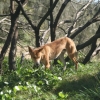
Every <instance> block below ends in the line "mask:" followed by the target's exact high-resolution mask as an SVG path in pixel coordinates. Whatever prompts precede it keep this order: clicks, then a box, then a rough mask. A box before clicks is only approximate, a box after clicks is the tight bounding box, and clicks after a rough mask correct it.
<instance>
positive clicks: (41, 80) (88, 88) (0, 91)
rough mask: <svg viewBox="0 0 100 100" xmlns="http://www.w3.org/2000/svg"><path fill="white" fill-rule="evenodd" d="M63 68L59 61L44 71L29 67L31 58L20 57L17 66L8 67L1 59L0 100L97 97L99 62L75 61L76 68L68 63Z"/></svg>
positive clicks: (99, 95)
mask: <svg viewBox="0 0 100 100" xmlns="http://www.w3.org/2000/svg"><path fill="white" fill-rule="evenodd" d="M67 66H68V68H67V70H66V71H64V72H63V71H62V69H63V67H62V64H61V63H60V62H59V65H56V66H52V70H47V71H45V70H44V68H43V67H42V66H41V67H40V68H39V69H33V68H32V62H31V61H29V60H24V62H23V64H22V65H20V64H19V60H17V70H16V71H14V72H10V71H8V64H7V60H4V62H3V69H4V74H3V75H2V76H0V100H100V63H99V62H92V63H88V64H86V65H82V64H80V63H79V68H78V70H77V71H76V70H75V67H74V66H73V64H72V63H68V65H67Z"/></svg>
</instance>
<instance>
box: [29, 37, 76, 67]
mask: <svg viewBox="0 0 100 100" xmlns="http://www.w3.org/2000/svg"><path fill="white" fill-rule="evenodd" d="M28 49H29V53H30V55H31V58H32V60H33V61H34V63H35V65H36V64H37V65H39V64H40V62H42V63H43V64H44V65H45V67H46V68H47V69H48V68H50V60H53V59H55V58H58V57H59V59H60V61H61V62H63V64H64V66H65V65H66V62H65V60H64V54H65V52H67V53H68V56H69V58H70V59H71V60H72V61H73V62H74V63H75V68H76V69H77V63H78V62H77V50H76V46H75V43H74V41H73V40H71V39H70V38H68V37H63V38H60V39H57V40H55V41H53V42H51V43H48V44H45V45H44V46H41V47H38V48H35V49H32V48H31V47H28Z"/></svg>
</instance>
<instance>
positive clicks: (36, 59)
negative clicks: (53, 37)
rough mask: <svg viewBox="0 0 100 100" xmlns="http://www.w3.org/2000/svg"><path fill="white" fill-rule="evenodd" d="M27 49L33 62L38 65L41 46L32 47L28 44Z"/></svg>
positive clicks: (40, 56)
mask: <svg viewBox="0 0 100 100" xmlns="http://www.w3.org/2000/svg"><path fill="white" fill-rule="evenodd" d="M28 50H29V53H30V55H31V58H32V60H33V62H34V64H35V65H38V66H39V65H40V61H41V58H42V52H41V51H42V48H36V49H32V48H31V47H29V46H28Z"/></svg>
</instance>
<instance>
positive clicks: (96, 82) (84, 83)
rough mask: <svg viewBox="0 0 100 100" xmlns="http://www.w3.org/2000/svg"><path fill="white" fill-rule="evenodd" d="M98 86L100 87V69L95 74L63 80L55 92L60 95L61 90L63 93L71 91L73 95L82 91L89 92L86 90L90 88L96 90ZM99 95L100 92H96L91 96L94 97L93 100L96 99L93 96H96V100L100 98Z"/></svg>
mask: <svg viewBox="0 0 100 100" xmlns="http://www.w3.org/2000/svg"><path fill="white" fill-rule="evenodd" d="M98 87H100V71H99V73H97V74H96V75H94V76H91V75H85V76H83V77H82V78H80V79H79V80H73V81H69V80H68V81H67V80H65V81H63V82H61V83H60V84H59V86H58V87H56V89H55V90H54V91H53V93H55V94H56V95H58V93H59V92H60V91H63V93H71V95H75V94H77V93H80V92H82V91H83V92H84V93H87V92H86V91H89V90H93V91H95V90H96V88H98ZM99 92H100V90H99ZM90 93H91V92H90ZM99 95H100V93H98V94H96V95H95V92H94V93H93V95H92V94H90V95H89V97H90V98H92V99H91V100H94V99H93V98H95V100H100V96H99Z"/></svg>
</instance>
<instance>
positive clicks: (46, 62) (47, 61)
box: [45, 56, 50, 69]
mask: <svg viewBox="0 0 100 100" xmlns="http://www.w3.org/2000/svg"><path fill="white" fill-rule="evenodd" d="M45 69H50V63H49V57H48V56H47V57H45Z"/></svg>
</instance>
